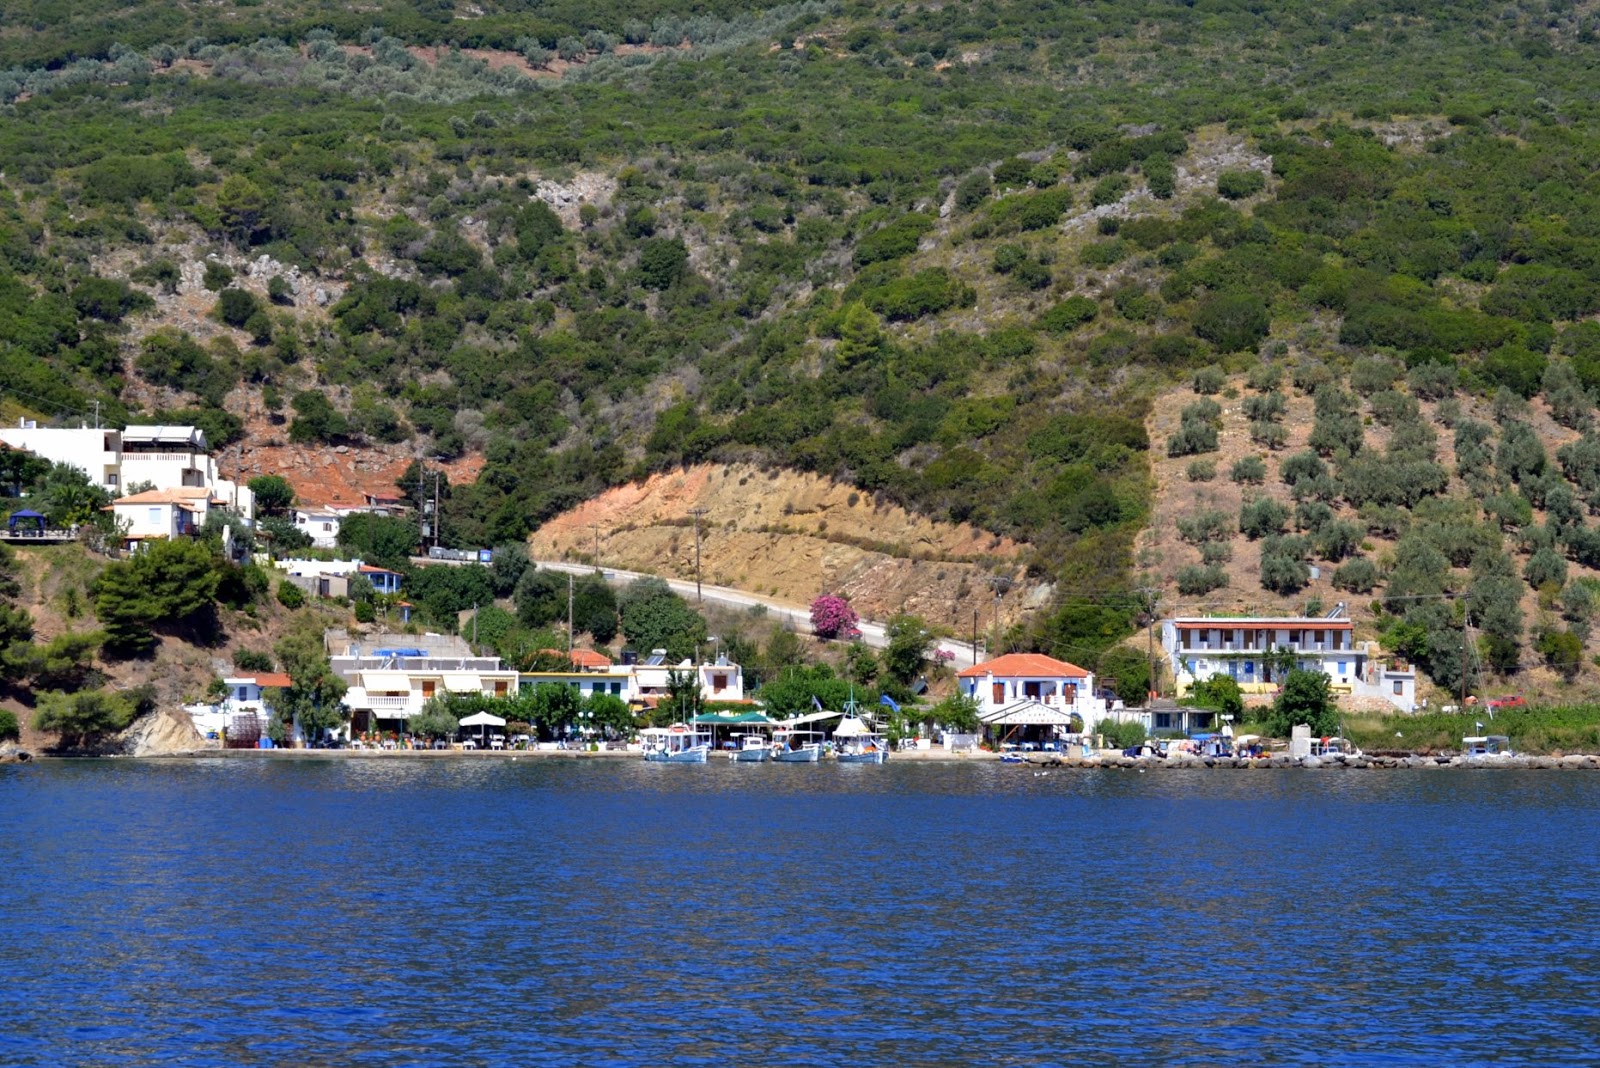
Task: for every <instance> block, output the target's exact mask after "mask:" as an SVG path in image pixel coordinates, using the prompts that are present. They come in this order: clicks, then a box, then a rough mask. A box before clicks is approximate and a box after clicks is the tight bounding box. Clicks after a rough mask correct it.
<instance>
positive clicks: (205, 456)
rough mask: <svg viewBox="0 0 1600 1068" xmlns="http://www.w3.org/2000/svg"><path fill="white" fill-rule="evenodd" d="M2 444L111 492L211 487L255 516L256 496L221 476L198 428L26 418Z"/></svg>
mask: <svg viewBox="0 0 1600 1068" xmlns="http://www.w3.org/2000/svg"><path fill="white" fill-rule="evenodd" d="M0 442H4V443H5V444H7V445H10V446H11V447H13V448H17V449H25V450H27V451H28V452H31V453H33V454H34V455H35V456H39V457H41V458H43V459H46V460H49V461H50V462H51V463H58V464H65V465H67V466H69V467H75V468H77V469H78V470H79V471H82V472H83V473H84V474H85V475H87V476H88V478H89V480H90V481H91V482H93V483H95V485H97V486H101V487H103V488H104V489H107V490H110V491H111V492H113V493H117V492H121V491H122V490H124V489H126V488H127V487H129V486H139V485H143V484H145V483H149V485H150V486H151V487H153V488H155V489H161V490H165V489H180V488H190V489H208V490H211V491H212V493H213V494H214V495H215V496H217V497H220V498H221V499H222V500H223V502H224V503H226V504H227V506H228V507H229V508H231V509H233V510H234V511H235V512H237V513H238V514H239V515H240V516H241V517H243V518H244V519H246V520H252V519H254V518H255V495H254V494H252V493H251V492H250V490H249V489H248V488H247V487H245V486H240V485H239V484H237V483H236V482H232V481H230V480H228V479H225V478H223V477H222V475H221V472H220V471H219V470H218V468H217V463H216V461H215V460H213V459H212V458H211V455H210V453H209V452H207V449H206V435H205V432H204V431H203V430H201V429H199V428H198V427H192V426H130V427H128V428H127V429H125V430H92V429H89V428H88V427H78V428H77V429H71V428H65V427H41V426H39V425H38V424H37V423H34V422H32V421H29V420H23V421H21V422H19V423H18V425H17V426H14V427H0Z"/></svg>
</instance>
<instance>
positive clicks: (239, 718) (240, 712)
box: [187, 671, 299, 738]
mask: <svg viewBox="0 0 1600 1068" xmlns="http://www.w3.org/2000/svg"><path fill="white" fill-rule="evenodd" d="M222 684H223V685H224V686H225V687H227V691H226V692H225V693H224V694H223V696H222V699H221V700H220V701H217V702H216V703H215V704H210V705H191V706H188V708H187V711H188V713H189V715H190V718H192V719H193V720H194V725H195V729H196V730H198V731H199V732H200V733H201V734H202V735H210V734H216V735H217V736H218V737H219V738H220V737H221V736H222V734H223V732H226V733H227V735H228V737H230V738H238V737H240V736H241V735H242V736H246V737H253V738H254V737H260V735H261V734H262V733H263V732H264V731H265V730H266V726H267V721H268V720H270V719H271V718H272V705H271V704H270V703H269V702H268V701H267V699H266V695H265V693H264V691H266V690H268V689H272V688H278V689H282V688H284V687H287V686H289V685H291V682H290V679H289V676H288V675H285V674H283V673H282V672H281V671H261V672H257V673H256V674H254V675H230V676H228V677H226V678H224V679H223V680H222ZM295 736H296V737H297V738H298V736H299V735H298V730H297V729H296V731H295Z"/></svg>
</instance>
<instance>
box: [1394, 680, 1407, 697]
mask: <svg viewBox="0 0 1600 1068" xmlns="http://www.w3.org/2000/svg"><path fill="white" fill-rule="evenodd" d="M1405 689H1406V684H1405V683H1403V682H1401V681H1400V680H1399V679H1395V680H1394V692H1395V694H1396V695H1397V696H1398V695H1400V694H1403V693H1405Z"/></svg>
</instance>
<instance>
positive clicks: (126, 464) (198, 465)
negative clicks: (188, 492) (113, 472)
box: [122, 425, 256, 520]
mask: <svg viewBox="0 0 1600 1068" xmlns="http://www.w3.org/2000/svg"><path fill="white" fill-rule="evenodd" d="M146 482H148V483H149V484H150V485H152V486H154V487H156V488H157V489H167V488H172V487H204V488H205V489H209V490H211V491H212V495H213V496H215V497H218V498H220V499H221V500H223V501H224V502H225V503H226V504H227V506H228V507H229V508H231V509H233V511H235V512H237V513H238V514H239V515H240V516H242V517H244V518H245V519H247V520H253V519H254V518H255V514H256V502H255V495H254V494H253V493H251V492H250V489H249V487H247V486H242V485H240V484H239V483H238V482H236V481H233V480H230V479H226V478H223V477H222V472H221V470H220V469H219V468H218V466H217V461H216V460H215V459H214V458H213V457H212V456H211V453H210V451H209V449H208V446H207V444H206V433H205V431H203V430H201V429H200V428H199V427H193V426H154V425H141V426H130V427H127V428H125V429H124V430H123V431H122V484H123V485H124V486H137V485H140V484H142V483H146Z"/></svg>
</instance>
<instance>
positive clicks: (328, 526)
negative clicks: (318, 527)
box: [322, 523, 333, 534]
mask: <svg viewBox="0 0 1600 1068" xmlns="http://www.w3.org/2000/svg"><path fill="white" fill-rule="evenodd" d="M332 529H333V524H332V523H324V524H322V532H323V533H324V534H326V533H327V532H328V531H330V530H332Z"/></svg>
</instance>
